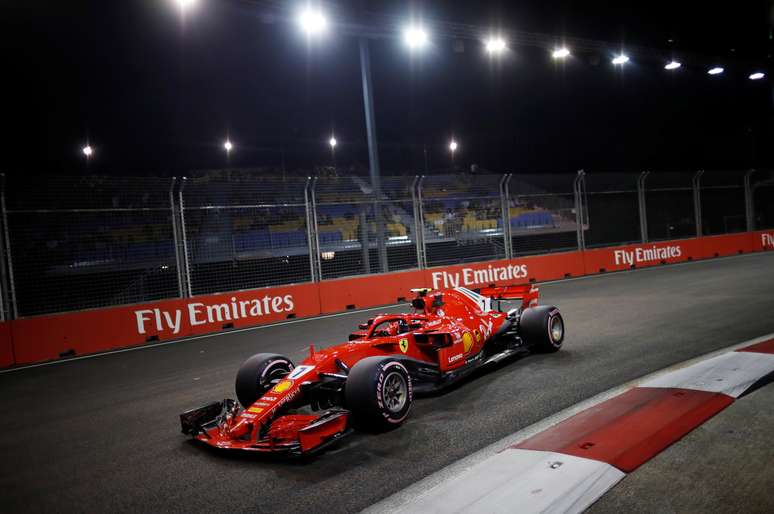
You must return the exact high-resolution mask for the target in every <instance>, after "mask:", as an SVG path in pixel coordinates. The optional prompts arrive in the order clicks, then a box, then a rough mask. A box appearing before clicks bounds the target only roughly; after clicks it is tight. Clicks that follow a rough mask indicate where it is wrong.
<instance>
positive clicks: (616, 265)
mask: <svg viewBox="0 0 774 514" xmlns="http://www.w3.org/2000/svg"><path fill="white" fill-rule="evenodd" d="M705 257H706V251H705V248H704V245H703V244H702V241H701V240H700V239H682V240H679V241H664V242H661V243H646V244H639V245H628V246H616V247H612V248H598V249H594V250H586V251H585V252H583V259H584V263H585V270H586V274H587V275H593V274H594V273H605V272H607V271H621V270H626V269H634V268H644V267H647V266H657V265H659V264H670V263H675V262H683V261H688V260H698V259H703V258H705Z"/></svg>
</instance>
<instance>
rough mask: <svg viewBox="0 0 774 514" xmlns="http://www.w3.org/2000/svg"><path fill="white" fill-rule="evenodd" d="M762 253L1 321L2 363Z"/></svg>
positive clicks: (373, 278) (670, 246)
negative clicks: (418, 293) (422, 290)
mask: <svg viewBox="0 0 774 514" xmlns="http://www.w3.org/2000/svg"><path fill="white" fill-rule="evenodd" d="M763 250H774V231H759V232H751V233H749V232H746V233H741V234H731V235H724V236H713V237H703V238H693V239H682V240H677V241H664V242H659V243H648V244H640V245H627V246H618V247H611V248H598V249H592V250H586V251H583V252H580V251H576V252H566V253H556V254H548V255H536V256H529V257H517V258H514V259H511V260H498V261H490V262H478V263H471V264H460V265H455V266H445V267H437V268H430V269H424V270H412V271H404V272H396V273H388V274H383V275H368V276H362V277H352V278H342V279H336V280H325V281H322V282H318V283H307V284H298V285H290V286H280V287H271V288H264V289H254V290H249V291H238V292H233V293H223V294H217V295H208V296H197V297H192V298H185V299H175V300H163V301H159V302H153V303H147V304H139V305H128V306H121V307H111V308H106V309H95V310H89V311H80V312H71V313H64V314H57V315H52V316H38V317H32V318H23V319H19V320H13V321H10V322H5V323H0V367H8V366H12V365H14V364H16V365H19V364H29V363H34V362H42V361H48V360H54V359H59V358H63V357H71V356H77V355H84V354H90V353H97V352H104V351H107V350H111V349H116V348H124V347H129V346H139V345H144V344H148V343H152V342H155V341H165V340H173V339H180V338H184V337H187V336H191V335H198V334H207V333H214V332H220V331H223V330H228V329H231V328H243V327H251V326H257V325H264V324H267V323H276V322H278V321H283V320H286V319H289V318H296V317H298V318H301V317H309V316H317V315H319V314H327V313H334V312H342V311H346V310H347V309H362V308H367V307H375V306H378V305H389V304H393V303H396V302H399V301H402V300H403V299H406V300H407V299H409V298H410V297H411V293H410V291H409V290H410V289H411V288H414V287H432V288H443V287H458V286H462V287H471V288H475V287H480V286H486V285H489V284H499V285H503V284H514V283H526V282H534V281H537V282H542V281H546V280H556V279H562V278H568V277H576V276H581V275H587V274H595V273H604V272H607V271H619V270H625V269H631V268H639V267H645V266H656V265H660V264H667V263H674V262H682V261H687V260H698V259H706V258H712V257H719V256H725V255H736V254H738V253H748V252H753V251H763Z"/></svg>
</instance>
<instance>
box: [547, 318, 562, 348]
mask: <svg viewBox="0 0 774 514" xmlns="http://www.w3.org/2000/svg"><path fill="white" fill-rule="evenodd" d="M550 332H551V341H552V342H553V343H554V344H559V342H560V341H561V340H562V337H564V322H562V318H560V317H559V316H554V317H553V318H551V328H550Z"/></svg>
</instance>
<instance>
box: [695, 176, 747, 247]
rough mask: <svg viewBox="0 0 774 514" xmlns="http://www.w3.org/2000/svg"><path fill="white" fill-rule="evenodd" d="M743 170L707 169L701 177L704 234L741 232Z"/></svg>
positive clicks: (743, 207) (743, 206)
mask: <svg viewBox="0 0 774 514" xmlns="http://www.w3.org/2000/svg"><path fill="white" fill-rule="evenodd" d="M744 173H745V172H743V171H724V172H719V171H707V172H705V173H704V174H702V176H701V180H700V182H699V191H700V194H701V226H702V234H703V235H705V236H711V235H717V234H730V233H732V232H744V231H745V230H746V228H747V219H746V217H745V196H744Z"/></svg>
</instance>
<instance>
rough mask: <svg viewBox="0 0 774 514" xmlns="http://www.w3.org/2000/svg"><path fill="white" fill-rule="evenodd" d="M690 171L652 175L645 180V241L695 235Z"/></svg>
mask: <svg viewBox="0 0 774 514" xmlns="http://www.w3.org/2000/svg"><path fill="white" fill-rule="evenodd" d="M693 175H694V174H693V173H692V172H654V173H651V174H650V175H648V177H647V179H646V180H645V206H646V209H647V220H648V239H649V240H650V241H663V240H666V239H680V238H686V237H695V236H696V216H695V211H694V202H693V186H692V182H691V181H692V178H693Z"/></svg>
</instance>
